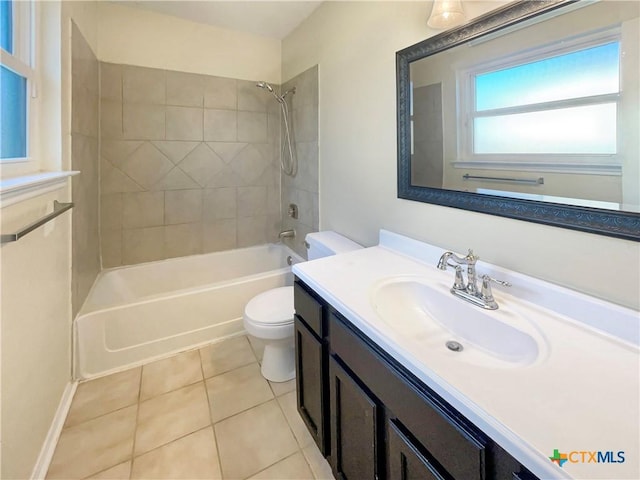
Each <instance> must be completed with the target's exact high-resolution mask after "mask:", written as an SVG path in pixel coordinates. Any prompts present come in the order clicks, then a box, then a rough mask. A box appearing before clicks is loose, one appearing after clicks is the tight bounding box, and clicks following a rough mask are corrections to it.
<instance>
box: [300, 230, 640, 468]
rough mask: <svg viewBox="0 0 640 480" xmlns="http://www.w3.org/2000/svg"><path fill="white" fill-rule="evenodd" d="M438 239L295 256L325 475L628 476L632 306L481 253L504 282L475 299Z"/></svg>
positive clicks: (633, 394)
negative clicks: (598, 456)
mask: <svg viewBox="0 0 640 480" xmlns="http://www.w3.org/2000/svg"><path fill="white" fill-rule="evenodd" d="M442 253H443V251H442V249H438V248H435V247H432V246H430V245H426V244H422V243H420V242H416V241H414V240H411V239H407V238H406V237H401V236H399V235H396V234H392V233H390V232H384V231H382V232H381V241H380V245H378V246H376V247H372V248H368V249H364V250H361V251H357V252H352V253H347V254H344V255H338V256H334V257H328V258H325V259H321V260H317V261H313V262H307V263H302V264H298V265H296V266H295V267H294V273H295V274H296V282H295V287H294V288H295V310H296V318H295V345H296V369H297V377H296V378H297V380H296V381H297V391H298V411H299V413H300V415H301V417H302V418H303V419H304V421H305V423H306V425H307V427H308V429H309V432H310V433H311V435H312V436H313V438H314V440H315V441H316V443H317V445H318V447H319V448H320V450H321V452H322V453H323V455H324V456H325V457H326V458H327V460H328V461H329V463H330V465H331V468H332V470H333V472H334V475H335V476H336V478H338V479H339V478H343V479H358V480H360V479H369V478H370V479H384V478H387V479H410V478H415V479H463V480H475V479H521V480H525V479H534V478H638V473H639V470H638V458H637V457H638V453H637V452H638V451H639V444H638V437H639V435H638V434H639V430H638V428H639V427H638V405H639V404H638V386H639V384H638V369H639V364H638V359H639V357H638V347H637V341H638V338H637V335H638V314H637V312H634V311H632V310H629V309H624V308H622V307H618V306H615V305H612V304H608V303H606V302H602V301H599V300H596V299H592V298H591V297H586V296H584V295H580V294H576V293H575V292H571V291H568V290H566V289H563V288H560V287H557V286H554V285H550V284H547V283H545V282H540V281H538V280H535V279H531V278H529V277H526V276H524V275H520V274H517V273H514V272H508V271H504V270H502V269H500V268H498V267H495V266H491V265H488V264H482V263H479V265H478V269H479V270H481V272H480V273H488V274H490V275H492V276H495V277H496V278H502V279H504V280H507V281H509V282H510V283H512V284H513V285H514V286H513V287H512V289H513V291H511V292H509V293H508V294H507V293H504V292H502V291H498V288H500V287H496V288H495V289H494V294H495V297H496V300H497V301H498V303H499V304H500V308H499V309H498V310H496V311H495V312H494V313H485V312H484V311H483V310H482V309H480V308H479V307H477V306H474V305H471V304H466V302H464V301H463V300H461V299H458V298H456V297H454V296H453V295H450V293H449V287H451V284H452V283H453V274H452V272H442V271H439V270H437V269H436V268H435V265H436V263H437V259H438V256H439V255H440V254H442ZM445 295H446V296H445ZM448 302H458V303H448ZM442 305H444V307H443V308H444V310H438V307H440V306H442ZM458 307H460V308H458ZM473 309H477V310H473ZM442 312H445V314H446V312H449V315H450V316H451V317H455V318H458V319H460V321H457V320H456V321H452V322H449V321H448V320H440V319H439V318H437V317H438V316H439V315H443V313H442ZM568 314H574V316H575V314H577V315H578V316H580V317H581V318H582V320H581V321H577V320H576V319H575V318H572V317H571V316H570V315H568ZM425 315H426V316H432V317H434V318H435V323H434V324H433V325H432V324H431V323H430V320H429V319H427V318H426V317H424V316H425ZM423 317H424V318H423ZM599 318H601V319H602V320H606V325H601V324H600V323H602V322H600V323H599V322H598V319H599ZM469 322H474V323H473V324H470V323H469ZM585 322H586V323H585ZM587 324H591V325H587ZM474 325H476V326H478V325H479V327H477V328H476V326H474ZM447 341H456V342H458V345H460V346H462V350H461V351H455V349H449V348H447V347H446V343H447ZM560 366H563V367H562V368H560ZM555 450H557V451H558V452H557V453H558V455H560V454H565V455H567V456H568V455H570V454H571V453H573V452H574V451H579V452H580V451H589V452H590V451H599V452H601V453H602V454H603V455H604V454H605V452H612V453H611V454H610V455H606V456H605V457H603V458H606V459H607V460H615V459H618V458H619V457H617V456H616V455H617V453H618V452H620V451H622V452H624V453H623V454H622V455H623V457H624V462H613V461H608V462H600V463H595V464H589V462H578V461H575V462H574V461H569V460H567V461H566V462H562V463H563V464H564V465H563V467H562V468H560V467H559V466H558V465H556V464H555V463H553V462H552V461H551V457H554V456H555V454H556V452H555ZM579 457H580V455H574V456H573V457H571V460H579V459H580V458H579Z"/></svg>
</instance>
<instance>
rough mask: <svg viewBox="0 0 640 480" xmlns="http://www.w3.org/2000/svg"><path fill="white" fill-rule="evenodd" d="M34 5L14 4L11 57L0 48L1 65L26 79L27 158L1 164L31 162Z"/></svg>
mask: <svg viewBox="0 0 640 480" xmlns="http://www.w3.org/2000/svg"><path fill="white" fill-rule="evenodd" d="M35 10H36V5H35V2H33V1H31V0H28V1H27V0H14V1H13V2H12V15H13V32H12V33H13V54H11V53H9V52H7V51H6V50H5V49H3V48H0V64H2V66H4V67H6V68H8V69H9V70H12V71H14V72H15V73H17V74H18V75H20V76H22V77H24V78H26V79H27V106H26V107H27V139H26V144H27V156H26V157H18V158H0V164H2V165H4V164H10V163H27V162H31V161H32V160H33V153H32V152H33V142H34V134H33V133H34V130H35V118H34V117H35V115H34V114H33V113H34V99H35V98H36V68H35V67H36V65H35V59H36V51H35V48H36V44H37V42H36V38H35V36H36V31H37V29H36V28H35V21H36V11H35Z"/></svg>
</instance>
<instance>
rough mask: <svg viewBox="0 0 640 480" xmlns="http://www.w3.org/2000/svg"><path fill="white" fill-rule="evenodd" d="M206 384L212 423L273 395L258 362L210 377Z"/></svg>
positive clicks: (264, 400) (262, 401)
mask: <svg viewBox="0 0 640 480" xmlns="http://www.w3.org/2000/svg"><path fill="white" fill-rule="evenodd" d="M206 385H207V394H208V395H209V406H210V409H211V420H212V422H213V423H216V422H218V421H220V420H222V419H223V418H227V417H230V416H231V415H235V414H236V413H240V412H242V411H243V410H247V409H249V408H251V407H255V406H256V405H259V404H261V403H264V402H266V401H268V400H270V399H272V398H273V393H272V392H271V389H270V388H269V383H268V382H267V381H266V380H265V379H264V378H263V377H262V374H261V373H260V367H259V366H258V364H257V363H251V364H249V365H246V366H244V367H240V368H237V369H235V370H232V371H230V372H227V373H223V374H222V375H218V376H215V377H212V378H209V379H208V380H207V381H206Z"/></svg>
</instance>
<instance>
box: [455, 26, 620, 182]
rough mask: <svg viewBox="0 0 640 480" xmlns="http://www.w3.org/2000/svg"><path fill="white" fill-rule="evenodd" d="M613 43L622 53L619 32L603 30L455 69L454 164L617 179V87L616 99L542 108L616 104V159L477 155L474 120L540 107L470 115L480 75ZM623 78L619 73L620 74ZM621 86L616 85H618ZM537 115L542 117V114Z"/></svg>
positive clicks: (606, 156) (613, 156)
mask: <svg viewBox="0 0 640 480" xmlns="http://www.w3.org/2000/svg"><path fill="white" fill-rule="evenodd" d="M611 42H618V43H619V44H620V45H621V50H622V35H621V29H620V27H614V28H608V29H605V30H602V31H598V32H592V33H590V34H587V35H581V36H579V37H574V38H568V39H563V40H560V41H557V42H554V43H552V44H548V45H544V46H540V47H537V48H534V49H530V50H527V51H524V52H521V53H518V54H515V55H508V56H505V57H501V58H497V59H492V60H489V61H485V62H482V63H478V64H475V65H472V66H467V67H465V68H462V69H459V70H457V72H456V81H457V97H458V115H457V121H458V139H457V149H458V159H459V160H458V161H456V162H453V164H454V166H456V167H459V168H469V167H472V168H485V169H495V170H509V169H514V168H517V169H518V170H527V171H557V172H573V173H595V174H598V173H600V174H607V175H611V174H614V175H615V174H617V175H620V174H621V173H622V161H621V158H620V155H619V152H620V134H619V133H620V124H621V118H620V112H621V108H620V102H621V99H622V94H621V92H622V86H621V84H619V85H618V93H612V94H606V95H597V96H592V97H581V98H578V99H568V100H564V101H554V102H547V103H548V104H549V105H553V106H554V107H557V106H559V105H563V104H564V106H567V107H570V106H586V105H593V104H597V103H603V102H609V103H613V102H615V103H616V106H617V112H618V113H617V118H616V122H617V126H616V128H617V131H618V135H617V145H616V152H617V153H616V154H579V155H577V154H552V155H550V154H477V153H474V151H473V145H474V139H473V125H474V119H475V118H477V117H483V116H488V115H487V114H491V113H494V114H495V113H496V112H500V113H501V114H513V113H525V112H529V111H532V110H535V111H540V107H541V106H543V107H544V105H545V103H541V104H537V105H536V106H535V108H534V107H531V106H522V107H507V108H500V109H495V110H489V111H486V112H482V114H479V115H476V112H475V103H476V102H475V81H474V78H475V76H476V75H481V74H484V73H488V72H493V71H496V70H502V69H506V68H511V67H516V66H518V65H522V64H526V63H533V62H536V61H539V60H544V59H545V58H549V57H554V56H558V55H563V54H568V53H571V52H575V51H578V50H583V49H587V48H590V47H596V46H599V45H603V44H606V43H611ZM620 78H622V72H620ZM620 83H621V82H620ZM542 111H545V110H544V109H542Z"/></svg>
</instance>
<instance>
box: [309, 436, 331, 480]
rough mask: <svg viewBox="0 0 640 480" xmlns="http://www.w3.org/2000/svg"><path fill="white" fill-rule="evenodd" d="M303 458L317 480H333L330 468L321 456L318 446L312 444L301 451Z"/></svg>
mask: <svg viewBox="0 0 640 480" xmlns="http://www.w3.org/2000/svg"><path fill="white" fill-rule="evenodd" d="M302 454H303V455H304V458H305V459H306V460H307V463H309V466H310V467H311V471H312V472H313V476H314V477H315V478H316V479H317V480H335V477H334V476H333V472H332V471H331V467H330V466H329V463H328V462H327V460H326V459H325V458H324V457H323V456H322V454H321V453H320V450H319V449H318V446H317V445H316V444H315V443H313V444H311V445H309V446H308V447H305V448H303V449H302Z"/></svg>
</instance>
